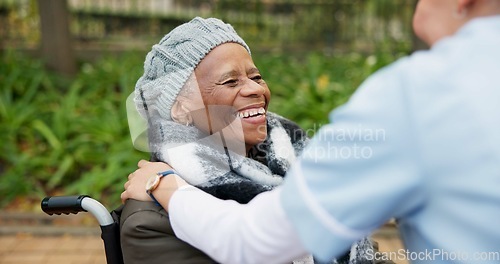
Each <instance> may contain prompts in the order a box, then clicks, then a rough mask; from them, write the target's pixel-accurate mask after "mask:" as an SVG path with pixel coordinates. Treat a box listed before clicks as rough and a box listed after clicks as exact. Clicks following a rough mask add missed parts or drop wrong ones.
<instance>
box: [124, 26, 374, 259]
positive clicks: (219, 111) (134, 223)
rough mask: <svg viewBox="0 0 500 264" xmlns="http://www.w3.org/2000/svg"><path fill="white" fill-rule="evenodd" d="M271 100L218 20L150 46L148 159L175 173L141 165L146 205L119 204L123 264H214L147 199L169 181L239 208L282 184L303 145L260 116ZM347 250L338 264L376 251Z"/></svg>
mask: <svg viewBox="0 0 500 264" xmlns="http://www.w3.org/2000/svg"><path fill="white" fill-rule="evenodd" d="M270 99H271V93H270V91H269V88H268V87H267V84H266V82H265V81H264V80H263V78H262V75H261V74H260V72H259V69H258V68H257V67H256V66H255V64H254V62H253V61H252V58H251V56H250V49H249V48H248V46H247V45H246V43H245V42H244V41H243V39H241V38H240V37H239V36H238V35H237V33H236V32H235V31H234V29H233V28H232V27H231V26H230V25H229V24H225V23H223V22H222V21H220V20H218V19H214V18H209V19H202V18H195V19H193V20H192V21H190V22H188V23H185V24H183V25H181V26H179V27H177V28H175V29H174V30H173V31H171V32H170V33H169V34H167V35H166V36H165V37H164V38H163V39H162V40H161V41H160V42H159V43H158V44H157V45H154V46H153V49H152V51H151V52H150V53H149V54H148V55H147V57H146V61H145V63H144V75H143V76H142V77H141V78H140V79H139V81H138V82H137V85H136V97H135V102H136V105H137V108H138V110H139V112H140V113H141V114H142V115H143V116H144V117H145V118H147V119H148V123H149V145H150V149H151V152H152V159H153V160H154V161H161V162H165V163H168V164H169V165H170V166H172V167H173V168H174V169H175V171H172V170H169V169H170V167H169V166H168V165H167V164H165V163H151V162H147V161H141V162H139V167H141V168H142V169H141V170H140V171H137V173H142V174H150V175H155V176H153V177H152V178H151V179H152V180H151V181H150V182H149V183H148V187H147V188H148V193H149V196H148V194H146V191H143V197H134V198H137V199H139V200H144V201H138V200H128V201H126V204H125V207H124V210H123V214H122V218H121V244H122V251H123V255H124V260H125V263H163V262H165V261H169V262H171V263H213V262H214V261H213V260H211V259H210V258H209V257H208V256H206V255H205V254H204V253H202V252H201V251H199V250H197V249H195V248H194V247H191V246H190V245H188V244H186V243H185V242H183V241H181V240H179V239H177V238H176V237H175V235H174V232H173V230H172V227H171V226H170V224H169V217H168V214H167V213H166V212H165V210H164V209H163V208H162V207H160V206H158V204H154V203H152V202H150V201H151V200H155V198H154V196H153V195H152V194H151V192H152V191H153V190H154V188H155V187H156V186H157V185H158V182H159V180H160V178H161V177H162V176H165V175H168V174H172V173H175V174H177V175H180V176H181V177H182V178H183V179H184V180H186V181H187V182H188V183H189V184H191V185H194V186H197V187H198V188H200V189H202V190H204V191H205V192H207V193H209V194H212V195H213V196H216V197H218V198H221V199H225V200H234V201H236V202H239V203H247V202H249V201H250V200H251V199H252V198H253V197H255V196H256V195H257V194H259V193H261V192H264V191H268V190H271V189H273V187H275V186H277V185H279V184H280V183H281V182H282V180H283V176H284V175H285V173H286V171H287V170H288V169H289V167H290V165H291V164H292V163H293V162H294V160H295V157H296V156H298V154H300V152H301V151H302V149H303V148H304V146H305V144H306V142H307V137H306V133H305V132H304V131H303V130H302V129H300V127H298V126H297V125H296V124H295V123H293V122H291V121H289V120H287V119H285V118H283V117H281V116H278V115H276V114H273V113H270V112H268V111H267V109H268V106H269V102H270ZM156 174H158V175H156ZM145 185H146V184H145ZM186 209H188V208H186ZM200 221H203V219H200ZM222 250H223V249H222ZM353 250H354V251H355V252H358V253H357V254H355V255H351V256H350V254H349V252H347V253H346V255H345V256H344V257H343V259H344V260H345V261H349V258H351V261H353V262H354V263H356V262H363V263H367V262H366V261H367V260H366V258H365V256H363V254H361V253H359V252H364V251H366V250H373V245H372V243H371V242H370V241H369V240H368V239H363V240H361V241H360V242H357V243H355V244H354V245H353ZM309 261H310V262H312V258H309Z"/></svg>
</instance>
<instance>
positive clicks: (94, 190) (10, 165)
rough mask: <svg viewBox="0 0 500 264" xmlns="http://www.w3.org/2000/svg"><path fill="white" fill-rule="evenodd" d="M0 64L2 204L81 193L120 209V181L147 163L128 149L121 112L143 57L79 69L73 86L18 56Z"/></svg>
mask: <svg viewBox="0 0 500 264" xmlns="http://www.w3.org/2000/svg"><path fill="white" fill-rule="evenodd" d="M1 60H2V63H1V66H0V76H1V77H0V87H2V90H1V93H0V119H1V123H0V140H1V142H2V145H1V146H2V149H1V151H0V173H1V175H2V177H1V178H0V195H1V196H2V197H0V201H1V203H2V204H4V205H5V204H6V203H8V202H9V201H10V200H12V199H13V198H15V197H16V196H28V197H32V196H36V197H42V196H44V195H51V194H55V193H59V194H61V193H62V194H75V193H84V194H90V195H92V196H93V197H96V198H98V199H105V200H106V199H107V197H110V198H109V201H108V202H109V204H114V205H116V204H118V202H119V199H117V197H119V193H120V192H121V191H122V186H123V180H124V179H125V177H126V176H127V175H128V174H129V173H130V172H132V171H133V170H135V169H136V164H137V161H138V160H139V159H140V158H146V159H147V158H148V154H146V153H140V152H137V151H135V150H134V149H133V146H132V144H131V140H130V136H129V131H128V124H127V118H126V111H125V100H126V97H127V96H128V95H129V94H130V92H132V91H133V87H134V85H135V81H136V80H137V78H138V77H139V75H140V74H141V71H142V61H143V57H142V56H137V55H132V54H126V55H124V56H121V57H119V58H113V57H108V58H105V59H103V60H101V61H99V62H98V63H96V64H92V65H91V64H83V65H82V67H81V69H82V70H81V72H80V73H79V74H78V76H77V77H76V78H75V79H74V80H71V81H68V80H64V79H61V78H58V77H57V76H54V75H51V74H50V73H48V72H47V71H45V70H44V69H43V67H42V66H41V63H40V62H38V61H35V60H32V59H29V58H25V57H22V56H20V55H19V54H14V53H10V52H7V53H5V54H2V56H1Z"/></svg>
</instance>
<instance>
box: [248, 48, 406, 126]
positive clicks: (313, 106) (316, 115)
mask: <svg viewBox="0 0 500 264" xmlns="http://www.w3.org/2000/svg"><path fill="white" fill-rule="evenodd" d="M403 55H405V52H400V53H395V54H391V53H389V52H378V53H376V54H374V55H368V56H364V55H361V54H359V53H349V54H333V55H325V54H322V53H308V54H305V55H302V56H289V55H266V56H260V57H257V58H255V62H256V64H257V66H258V67H259V69H260V70H261V72H262V74H263V77H264V79H265V80H266V82H267V84H268V86H269V88H270V89H271V92H272V97H271V104H270V110H271V111H273V112H276V113H279V114H281V115H283V116H285V117H287V118H289V119H291V120H294V121H296V122H297V123H298V124H299V125H300V126H301V127H303V128H304V129H306V130H307V131H308V134H309V135H310V136H312V135H313V134H314V132H315V131H316V130H317V129H319V128H320V127H321V125H323V124H325V123H327V122H328V114H329V113H330V112H331V110H333V109H334V108H336V107H337V106H339V105H341V104H343V103H345V102H346V101H347V100H348V99H349V97H350V96H351V95H352V93H353V92H354V91H355V90H356V88H357V87H358V86H359V85H360V84H361V83H362V81H363V80H364V79H365V78H366V77H368V76H369V75H370V74H372V73H373V72H375V71H376V70H378V69H380V68H381V67H383V66H385V65H387V64H389V63H390V62H392V61H394V60H395V59H397V58H398V57H401V56H403Z"/></svg>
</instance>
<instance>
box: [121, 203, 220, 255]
mask: <svg viewBox="0 0 500 264" xmlns="http://www.w3.org/2000/svg"><path fill="white" fill-rule="evenodd" d="M120 240H121V241H120V243H121V246H122V253H123V261H124V263H125V264H130V263H147V264H155V263H163V264H164V263H176V264H187V263H200V264H201V263H216V262H215V261H213V260H212V259H210V258H209V257H208V256H207V255H205V253H203V252H201V251H200V250H198V249H196V248H194V247H192V246H190V245H189V244H187V243H186V242H184V241H182V240H180V239H178V238H177V237H176V236H175V234H174V231H173V230H172V226H171V225H170V220H169V218H168V213H167V212H166V211H165V210H164V209H163V208H162V207H161V206H158V205H156V204H155V203H153V202H142V201H137V200H128V201H127V202H126V203H125V206H124V207H123V211H122V214H121V218H120Z"/></svg>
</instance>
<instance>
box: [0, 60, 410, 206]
mask: <svg viewBox="0 0 500 264" xmlns="http://www.w3.org/2000/svg"><path fill="white" fill-rule="evenodd" d="M256 53H258V52H256ZM402 54H404V53H401V54H400V53H396V54H391V53H389V52H379V53H376V54H375V55H370V56H363V55H360V54H357V53H350V54H333V55H324V54H320V53H309V54H303V55H295V56H291V55H285V54H260V55H258V54H257V55H254V59H255V62H256V64H257V66H258V67H259V68H260V69H261V71H262V74H263V77H264V79H265V80H266V81H267V83H268V85H269V87H270V89H271V91H272V101H271V102H272V103H271V105H270V110H271V111H273V112H276V113H278V114H281V115H283V116H285V117H288V118H290V119H292V120H295V121H296V122H297V123H299V124H300V125H301V126H302V127H304V128H305V129H308V130H309V131H311V132H314V131H315V130H316V129H318V128H319V127H320V126H321V124H324V123H326V122H327V115H328V113H329V112H330V111H331V110H332V109H333V108H335V107H336V106H338V105H340V104H342V103H344V102H345V101H346V100H348V98H349V97H350V95H351V94H352V93H353V92H354V91H355V89H356V87H358V86H359V84H360V83H361V82H362V81H363V80H364V79H365V78H366V77H367V76H368V75H369V74H371V73H373V72H374V71H375V70H377V69H379V68H380V67H382V66H384V65H386V64H388V63H390V62H392V61H393V60H395V59H396V58H397V57H399V56H401V55H402ZM0 59H1V64H0V87H1V90H0V121H1V122H0V142H1V149H0V175H1V177H0V203H1V204H0V207H1V206H2V205H5V204H7V203H9V202H10V201H12V199H14V198H15V197H31V198H35V199H41V198H42V197H43V196H45V195H54V194H67V195H70V194H89V195H91V196H93V197H94V198H96V199H99V200H101V201H102V202H103V203H105V204H106V205H108V206H110V207H112V206H116V205H118V204H119V194H120V192H121V191H122V190H123V183H124V181H125V179H126V177H127V175H128V174H129V173H131V172H133V171H134V170H135V169H136V164H137V161H138V160H139V159H141V158H142V159H148V158H149V155H148V154H147V153H142V152H138V151H136V150H134V148H133V146H132V144H131V140H130V134H129V130H128V124H127V117H126V111H125V109H126V107H125V102H126V98H127V96H128V95H129V94H130V93H131V92H132V91H133V89H134V86H135V82H136V81H137V79H138V78H139V76H140V75H141V74H142V72H143V70H142V65H143V60H144V54H143V53H140V54H135V53H129V54H122V55H120V56H108V57H105V58H103V59H101V60H99V61H98V62H96V63H92V64H90V63H83V64H82V65H81V67H80V72H79V74H78V75H77V76H76V77H75V78H74V79H72V80H66V79H62V78H60V77H58V76H55V75H53V74H51V73H49V72H47V71H46V70H45V69H44V68H43V67H42V64H41V62H40V61H37V60H33V59H30V58H27V57H24V56H22V55H20V54H17V53H12V52H5V53H3V54H0ZM310 135H312V133H311V134H310Z"/></svg>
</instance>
